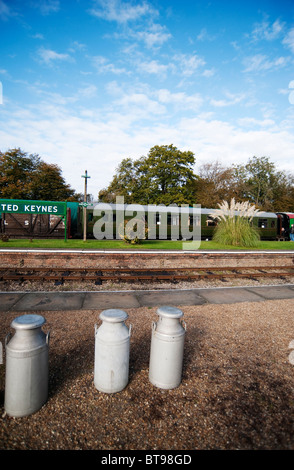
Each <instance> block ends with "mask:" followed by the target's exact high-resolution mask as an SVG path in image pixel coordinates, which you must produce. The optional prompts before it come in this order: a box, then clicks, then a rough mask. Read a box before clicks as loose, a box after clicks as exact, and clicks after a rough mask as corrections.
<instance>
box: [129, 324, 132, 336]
mask: <svg viewBox="0 0 294 470" xmlns="http://www.w3.org/2000/svg"><path fill="white" fill-rule="evenodd" d="M131 331H132V324H130V326H129V337H130V336H131Z"/></svg>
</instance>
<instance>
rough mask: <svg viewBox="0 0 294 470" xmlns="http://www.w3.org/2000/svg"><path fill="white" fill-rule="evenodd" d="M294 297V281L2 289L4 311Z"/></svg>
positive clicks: (0, 293) (0, 302)
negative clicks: (241, 284)
mask: <svg viewBox="0 0 294 470" xmlns="http://www.w3.org/2000/svg"><path fill="white" fill-rule="evenodd" d="M274 299H293V300H294V285H293V284H290V285H283V286H264V287H227V288H207V289H190V290H177V289H173V290H160V291H159V290H156V291H146V290H143V291H137V290H135V291H115V292H112V291H97V292H93V291H90V292H0V312H26V311H35V312H37V311H38V312H41V311H46V310H47V311H48V310H50V311H70V310H101V309H107V308H122V309H124V308H138V307H145V306H147V307H157V306H160V305H173V306H178V305H203V304H209V303H211V304H232V303H238V302H262V301H264V300H274Z"/></svg>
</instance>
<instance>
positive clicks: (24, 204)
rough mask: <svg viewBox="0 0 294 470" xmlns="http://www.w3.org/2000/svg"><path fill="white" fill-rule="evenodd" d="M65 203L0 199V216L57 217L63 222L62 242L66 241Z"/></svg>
mask: <svg viewBox="0 0 294 470" xmlns="http://www.w3.org/2000/svg"><path fill="white" fill-rule="evenodd" d="M66 209H67V205H66V202H55V201H31V200H23V199H0V214H1V213H5V214H36V215H39V214H40V215H42V214H43V215H45V214H48V215H57V216H59V217H61V218H62V220H63V221H64V228H65V230H64V240H65V241H66V237H67V235H66V222H67V221H66Z"/></svg>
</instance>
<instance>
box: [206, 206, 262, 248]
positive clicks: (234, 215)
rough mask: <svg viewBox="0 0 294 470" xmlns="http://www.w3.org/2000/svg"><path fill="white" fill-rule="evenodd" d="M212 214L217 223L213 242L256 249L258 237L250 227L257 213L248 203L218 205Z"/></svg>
mask: <svg viewBox="0 0 294 470" xmlns="http://www.w3.org/2000/svg"><path fill="white" fill-rule="evenodd" d="M218 206H219V209H216V210H215V211H214V212H213V213H212V214H210V215H211V216H212V217H213V218H215V219H218V220H219V222H218V224H217V226H216V228H215V232H214V235H213V240H214V241H216V242H218V243H222V244H225V245H233V246H244V247H256V246H257V244H258V242H259V240H260V236H259V233H258V230H257V228H256V227H254V226H253V225H252V218H253V216H254V215H255V214H256V213H257V212H258V209H255V206H254V205H250V203H249V202H248V201H246V202H241V203H236V202H235V199H232V200H231V204H230V205H229V204H228V203H227V202H226V201H223V202H222V204H219V205H218Z"/></svg>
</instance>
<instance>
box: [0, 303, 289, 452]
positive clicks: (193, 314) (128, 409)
mask: <svg viewBox="0 0 294 470" xmlns="http://www.w3.org/2000/svg"><path fill="white" fill-rule="evenodd" d="M179 307H180V308H181V309H182V310H183V312H184V321H185V322H186V325H187V330H186V337H185V349H184V363H183V374H182V382H181V384H180V386H179V387H178V388H175V389H173V390H163V389H159V388H157V387H155V386H153V385H152V384H151V383H150V382H149V378H148V370H149V354H150V341H151V326H152V322H153V321H157V318H158V317H157V314H156V308H153V307H152V308H143V307H142V308H136V309H128V310H126V311H127V313H128V315H129V318H128V320H127V321H126V324H127V325H129V324H132V334H131V350H130V370H129V383H128V385H127V387H126V388H125V389H124V390H123V391H122V392H119V393H115V394H106V393H102V392H99V391H98V390H96V388H95V387H94V383H93V368H94V325H95V324H97V325H98V326H99V324H100V320H99V314H100V311H96V310H95V311H94V310H90V311H67V312H52V311H48V312H42V313H41V314H42V315H43V316H44V317H45V318H46V324H45V325H44V327H43V330H44V331H45V332H47V331H48V330H50V346H49V398H48V401H47V403H46V404H45V405H44V406H43V407H42V408H41V409H40V410H39V411H38V412H36V413H35V414H33V415H30V416H27V417H23V418H12V417H9V416H8V415H7V414H6V413H5V411H4V390H5V363H4V364H3V365H0V382H1V383H0V449H1V450H23V449H30V450H46V449H47V450H58V449H60V450H62V449H64V450H109V451H112V450H113V451H114V450H125V451H131V450H149V451H150V450H152V451H156V450H162V451H165V450H166V451H168V450H169V451H172V450H181V451H186V452H189V451H193V450H241V449H244V450H261V449H265V450H293V449H294V361H293V360H292V359H291V352H292V351H293V350H294V343H293V342H292V341H293V340H294V302H293V300H271V301H264V302H256V303H254V302H250V303H246V302H244V303H238V304H227V305H202V306H188V307H187V306H184V307H181V306H179ZM35 313H37V312H35ZM19 315H21V313H19V312H18V313H17V315H16V314H15V312H14V313H13V312H11V313H5V314H1V325H0V341H1V342H2V344H4V338H5V336H6V334H7V333H8V332H9V331H12V330H11V329H10V323H11V321H12V320H13V319H14V318H15V317H16V316H19ZM291 342H292V344H290V343H291ZM293 354H294V353H293ZM4 362H5V354H4Z"/></svg>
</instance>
